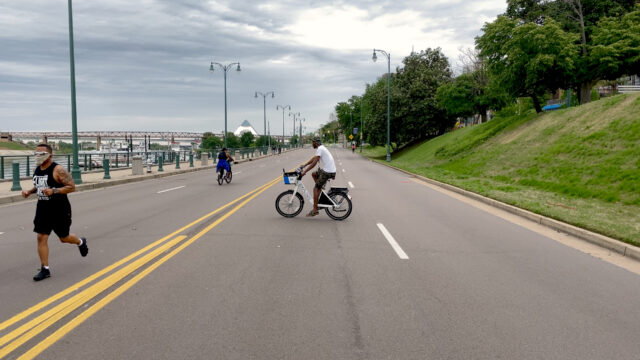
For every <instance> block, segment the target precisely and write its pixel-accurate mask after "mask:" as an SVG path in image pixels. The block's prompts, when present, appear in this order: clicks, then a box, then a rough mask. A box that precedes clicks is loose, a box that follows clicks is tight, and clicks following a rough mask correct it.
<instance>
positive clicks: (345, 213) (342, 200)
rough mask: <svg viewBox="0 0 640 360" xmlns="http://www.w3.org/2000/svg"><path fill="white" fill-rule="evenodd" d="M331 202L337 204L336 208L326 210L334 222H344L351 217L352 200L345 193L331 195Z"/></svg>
mask: <svg viewBox="0 0 640 360" xmlns="http://www.w3.org/2000/svg"><path fill="white" fill-rule="evenodd" d="M329 197H330V198H331V200H333V202H334V203H336V205H337V206H336V207H333V206H331V207H328V208H325V210H326V211H327V215H329V217H330V218H332V219H333V220H344V219H346V218H348V217H349V215H351V206H352V204H351V199H349V197H348V196H347V194H345V193H341V192H338V193H333V194H331V195H329Z"/></svg>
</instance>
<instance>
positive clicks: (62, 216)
mask: <svg viewBox="0 0 640 360" xmlns="http://www.w3.org/2000/svg"><path fill="white" fill-rule="evenodd" d="M52 230H53V232H55V233H56V235H58V237H59V238H65V237H67V236H69V231H70V230H71V210H68V211H65V210H62V211H56V212H54V211H46V212H45V211H38V210H36V217H35V219H33V232H35V233H38V234H45V235H50V234H51V231H52Z"/></svg>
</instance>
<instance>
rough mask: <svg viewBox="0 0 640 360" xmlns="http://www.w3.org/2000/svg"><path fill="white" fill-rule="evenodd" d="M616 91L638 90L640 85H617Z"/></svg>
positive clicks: (639, 90) (630, 91)
mask: <svg viewBox="0 0 640 360" xmlns="http://www.w3.org/2000/svg"><path fill="white" fill-rule="evenodd" d="M618 92H621V93H623V94H625V93H635V92H640V85H618Z"/></svg>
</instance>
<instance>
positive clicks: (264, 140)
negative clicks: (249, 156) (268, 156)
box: [255, 135, 276, 146]
mask: <svg viewBox="0 0 640 360" xmlns="http://www.w3.org/2000/svg"><path fill="white" fill-rule="evenodd" d="M271 144H272V145H273V144H276V140H275V139H274V138H273V137H271ZM255 145H256V146H269V136H264V135H260V136H258V138H257V139H256V142H255Z"/></svg>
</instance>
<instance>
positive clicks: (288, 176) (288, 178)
mask: <svg viewBox="0 0 640 360" xmlns="http://www.w3.org/2000/svg"><path fill="white" fill-rule="evenodd" d="M296 180H298V173H295V172H286V173H284V183H285V184H286V185H291V184H295V182H296Z"/></svg>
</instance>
